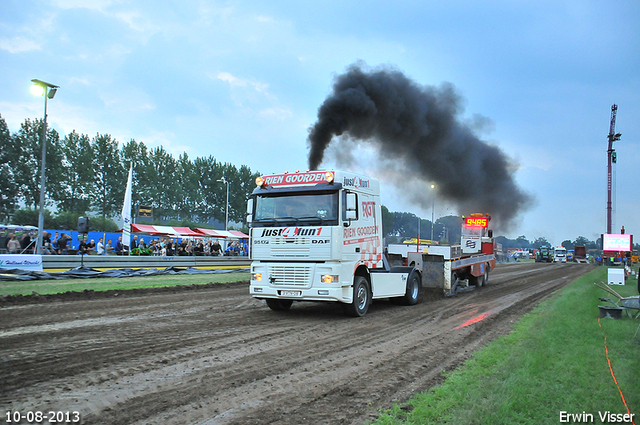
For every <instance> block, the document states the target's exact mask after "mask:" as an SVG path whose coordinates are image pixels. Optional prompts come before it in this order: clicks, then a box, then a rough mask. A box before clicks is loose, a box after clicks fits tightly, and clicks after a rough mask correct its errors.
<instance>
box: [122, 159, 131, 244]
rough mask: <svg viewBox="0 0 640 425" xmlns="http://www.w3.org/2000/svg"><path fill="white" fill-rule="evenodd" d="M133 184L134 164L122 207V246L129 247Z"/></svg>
mask: <svg viewBox="0 0 640 425" xmlns="http://www.w3.org/2000/svg"><path fill="white" fill-rule="evenodd" d="M132 183H133V164H131V167H130V168H129V179H128V180H127V190H126V192H125V193H124V205H123V206H122V219H123V220H124V226H123V227H122V245H124V246H127V247H128V246H129V244H130V243H131V186H132Z"/></svg>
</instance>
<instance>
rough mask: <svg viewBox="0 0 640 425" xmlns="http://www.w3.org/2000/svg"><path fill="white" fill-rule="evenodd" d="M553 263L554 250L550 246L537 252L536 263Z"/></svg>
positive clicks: (542, 247)
mask: <svg viewBox="0 0 640 425" xmlns="http://www.w3.org/2000/svg"><path fill="white" fill-rule="evenodd" d="M552 261H553V250H552V249H551V247H550V246H541V247H540V249H538V252H536V263H550V262H552Z"/></svg>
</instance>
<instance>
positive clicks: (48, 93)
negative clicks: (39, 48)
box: [31, 79, 59, 254]
mask: <svg viewBox="0 0 640 425" xmlns="http://www.w3.org/2000/svg"><path fill="white" fill-rule="evenodd" d="M31 82H32V83H33V86H32V87H31V93H33V94H34V95H36V96H44V125H43V127H42V167H41V170H40V213H39V214H38V241H37V242H36V249H35V253H36V254H42V239H43V234H44V192H45V186H44V170H45V163H46V158H47V99H53V97H54V96H55V95H56V91H58V87H59V86H56V85H53V84H49V83H46V82H44V81H41V80H36V79H33V80H31Z"/></svg>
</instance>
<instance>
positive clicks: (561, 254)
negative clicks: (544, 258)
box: [553, 246, 567, 263]
mask: <svg viewBox="0 0 640 425" xmlns="http://www.w3.org/2000/svg"><path fill="white" fill-rule="evenodd" d="M553 261H554V262H555V263H566V262H567V248H565V247H563V246H559V247H556V248H555V249H554V250H553Z"/></svg>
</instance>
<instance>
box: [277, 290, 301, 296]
mask: <svg viewBox="0 0 640 425" xmlns="http://www.w3.org/2000/svg"><path fill="white" fill-rule="evenodd" d="M280 295H281V296H283V297H300V296H302V291H280Z"/></svg>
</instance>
